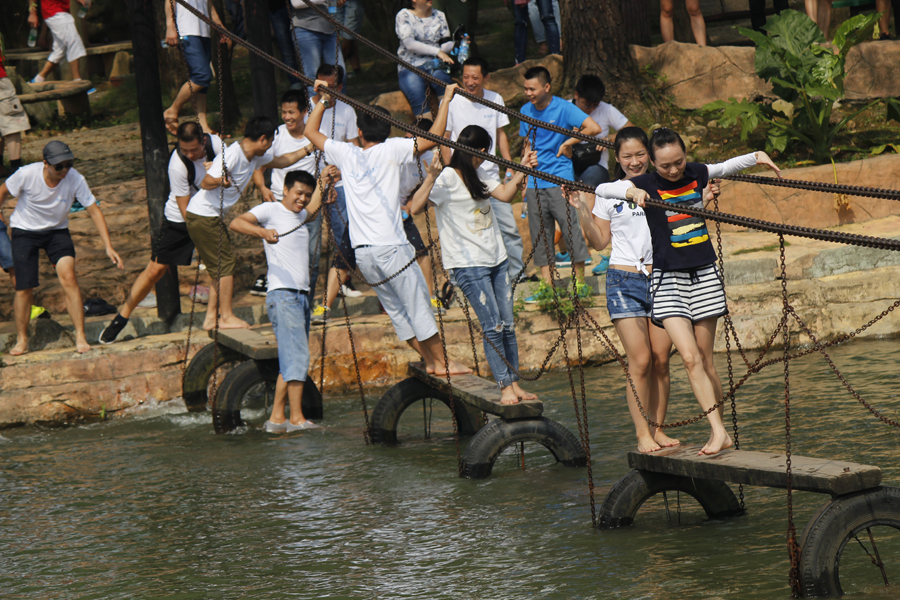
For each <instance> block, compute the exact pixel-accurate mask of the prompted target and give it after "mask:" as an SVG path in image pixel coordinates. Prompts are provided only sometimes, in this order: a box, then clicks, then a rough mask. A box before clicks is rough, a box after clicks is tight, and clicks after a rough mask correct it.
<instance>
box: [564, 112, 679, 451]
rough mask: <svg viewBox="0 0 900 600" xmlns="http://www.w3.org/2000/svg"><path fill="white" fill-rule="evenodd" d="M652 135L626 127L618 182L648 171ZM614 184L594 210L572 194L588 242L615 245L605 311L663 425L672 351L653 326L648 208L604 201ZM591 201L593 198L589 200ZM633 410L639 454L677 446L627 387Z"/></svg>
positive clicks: (640, 390) (641, 393)
mask: <svg viewBox="0 0 900 600" xmlns="http://www.w3.org/2000/svg"><path fill="white" fill-rule="evenodd" d="M648 147H649V141H648V139H647V134H646V133H644V131H643V130H641V129H640V128H638V127H625V128H624V129H622V130H621V131H619V133H618V134H617V136H616V141H615V153H616V177H615V178H616V180H620V179H621V180H628V179H631V178H632V177H637V176H638V175H643V174H644V173H646V172H647V168H648V167H649V166H650V153H649V152H648V150H647V149H648ZM609 185H610V184H602V185H599V186H597V196H596V199H595V201H594V206H593V209H591V207H589V206H588V205H587V203H586V202H584V200H583V199H581V198H578V194H572V195H570V203H571V204H572V205H573V206H574V207H575V208H577V209H578V216H579V220H580V221H581V227H582V230H583V231H584V236H585V240H587V242H588V244H590V245H591V247H593V248H594V249H595V250H603V249H604V248H606V246H607V245H609V243H610V242H612V252H611V254H610V257H609V270H608V271H607V273H606V307H607V310H609V318H610V320H612V322H613V325H614V326H615V328H616V333H618V335H619V339H620V340H622V345H623V346H624V347H625V354H626V355H627V356H628V372H629V373H630V374H631V378H632V381H633V383H634V390H635V391H637V395H638V398H639V399H640V401H641V404H642V405H643V407H644V411H645V412H646V413H647V416H648V417H649V418H651V419H653V420H654V421H655V422H657V423H663V422H664V421H665V417H666V408H667V405H668V401H669V351H670V349H671V347H672V341H671V340H670V339H669V335H668V334H667V333H666V330H665V329H662V328H661V327H656V326H653V325H651V323H650V272H651V271H652V270H653V264H652V263H653V244H652V242H651V239H650V228H649V227H648V226H647V218H646V217H645V216H644V209H642V208H640V207H639V206H638V205H637V204H635V203H633V202H627V201H622V200H616V199H608V198H605V197H604V189H605V188H606V187H607V186H609ZM588 202H590V197H588ZM625 396H626V397H627V399H628V408H629V410H630V411H631V418H632V420H633V421H634V428H635V432H636V434H637V438H638V450H639V451H641V452H655V451H657V450H659V449H661V448H664V447H667V446H674V445H677V444H678V440H674V439H672V438H670V437H668V436H667V435H666V434H664V433H663V432H662V430H661V429H656V430H655V431H654V430H651V427H650V426H649V424H648V423H647V421H646V420H645V419H644V417H643V415H641V412H640V409H639V408H638V406H637V402H636V401H635V397H634V392H633V391H632V389H631V385H629V384H627V383H626V385H625Z"/></svg>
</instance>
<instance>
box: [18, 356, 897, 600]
mask: <svg viewBox="0 0 900 600" xmlns="http://www.w3.org/2000/svg"><path fill="white" fill-rule="evenodd" d="M833 355H834V357H835V360H836V362H837V363H838V365H839V366H841V367H842V368H843V369H845V370H846V371H847V372H848V373H849V374H850V375H851V376H850V380H851V382H852V383H854V384H855V385H856V386H858V388H859V389H860V391H861V392H862V393H863V395H864V396H865V397H866V398H868V399H871V400H872V401H873V402H874V403H875V404H876V405H877V406H878V407H880V408H882V409H884V410H885V411H886V413H887V414H888V415H889V416H891V417H894V418H896V417H897V416H898V411H900V401H898V398H897V389H898V385H897V384H898V377H900V375H898V370H897V368H896V365H897V363H898V361H900V342H897V341H879V342H865V343H858V344H855V345H852V346H848V347H845V348H841V349H836V350H835V351H834V352H833ZM720 359H721V360H720V363H721V365H720V373H723V374H724V373H725V368H724V357H720ZM781 374H782V373H781V369H780V367H778V366H775V367H771V368H770V369H769V370H768V371H767V372H765V373H764V374H762V375H758V376H756V377H755V378H754V379H751V383H748V384H747V386H746V388H745V390H744V393H743V394H742V396H741V402H742V407H741V424H742V426H741V440H742V443H743V447H745V448H748V449H757V450H780V451H783V447H784V437H783V436H784V413H783V407H782V404H781V401H782V400H783V387H782V378H781ZM673 375H674V378H673V390H675V391H676V392H677V393H675V394H674V397H673V407H672V409H671V411H670V417H671V418H672V419H681V418H686V417H687V416H691V415H693V414H695V413H696V412H698V410H697V405H696V403H695V402H694V401H693V400H692V398H691V397H690V395H689V394H688V393H686V391H687V389H688V388H687V384H686V380H685V378H684V376H683V370H682V369H681V367H680V364H678V362H677V359H676V363H675V364H674V365H673ZM791 381H792V384H793V386H794V402H793V407H794V451H795V452H796V453H798V454H806V455H812V456H819V457H834V458H839V459H845V460H854V461H858V462H862V463H868V464H876V465H879V466H881V467H882V468H883V469H884V481H885V482H886V483H887V484H893V485H898V484H900V472H898V465H897V460H896V458H895V456H896V445H897V442H898V439H900V438H898V435H900V434H898V432H897V431H895V430H892V429H890V428H888V427H886V426H884V425H882V424H880V423H878V422H877V421H876V420H875V419H874V418H872V417H870V416H869V415H868V413H867V412H866V411H865V409H864V408H862V407H861V406H860V405H858V404H857V403H856V401H855V400H853V399H852V398H850V397H849V396H848V395H847V394H846V393H844V392H842V390H841V388H840V384H839V383H838V382H837V381H836V380H835V379H834V377H833V376H831V375H830V371H829V370H828V367H827V365H825V363H824V362H823V361H821V360H820V359H816V358H813V357H810V358H809V359H804V360H803V361H801V362H798V363H796V364H795V365H794V366H793V367H792V372H791ZM587 384H588V388H587V389H588V390H589V395H590V402H589V412H590V424H591V442H592V446H591V447H592V453H593V459H594V480H595V483H596V485H597V503H598V506H599V504H600V502H602V499H603V497H604V495H605V493H606V491H607V490H608V489H609V488H610V486H612V485H613V484H614V483H615V482H616V481H617V480H618V479H619V478H620V477H621V476H622V475H624V474H625V473H626V472H627V470H628V469H627V464H626V459H625V452H626V451H627V450H628V449H630V448H631V447H632V446H633V445H634V437H633V431H632V426H631V423H630V420H629V418H628V415H627V412H626V409H625V403H624V396H623V393H624V392H623V389H624V383H623V377H622V375H621V371H620V370H619V369H618V368H617V367H615V366H607V367H602V368H596V369H592V370H590V371H588V381H587ZM530 389H533V390H534V391H536V392H538V393H539V394H541V396H542V398H543V399H544V401H545V403H546V404H545V406H546V407H547V416H548V417H550V418H553V419H556V420H558V421H561V422H562V423H564V424H566V425H567V426H569V427H570V428H571V429H572V430H573V431H577V429H576V426H575V422H574V414H573V409H572V402H571V397H570V396H568V393H569V392H568V380H567V378H566V376H565V375H564V374H554V375H551V376H546V377H545V378H543V379H542V380H541V381H540V382H538V383H536V384H532V385H531V386H530ZM373 392H374V390H373ZM169 404H170V405H169ZM420 406H421V405H417V406H414V407H412V408H411V409H410V410H408V411H407V413H406V414H405V415H404V418H403V419H402V421H401V438H402V439H404V440H405V441H406V443H405V444H403V445H402V446H400V447H397V448H381V447H366V446H365V445H364V444H363V440H362V436H361V426H362V422H363V417H362V413H361V410H360V406H359V402H358V398H354V397H352V396H351V397H345V398H339V399H335V400H327V401H326V406H325V411H326V417H327V419H326V421H325V425H326V426H327V427H326V429H325V430H324V431H320V432H305V433H297V434H291V435H281V436H271V435H266V434H263V433H260V432H256V431H251V432H248V433H245V434H243V435H226V436H216V435H214V434H213V433H212V427H211V425H210V423H209V415H208V414H188V413H185V412H183V409H181V407H180V406H178V405H177V404H176V403H168V404H163V405H156V406H147V407H144V408H142V409H141V410H140V411H139V412H138V413H136V414H133V415H131V417H130V418H129V419H122V420H116V421H111V422H105V423H96V424H92V425H87V426H79V427H71V428H66V429H56V430H45V429H37V428H30V427H29V428H23V429H16V430H9V431H6V432H4V436H5V437H6V439H7V440H8V441H6V442H3V441H2V440H0V457H2V458H0V498H2V504H0V590H2V592H0V595H2V597H3V598H16V599H18V598H41V599H45V598H47V599H50V598H112V597H116V598H132V597H133V598H157V597H160V598H161V597H166V598H172V597H174V598H184V599H188V598H346V599H358V598H359V599H362V598H366V599H368V598H373V599H374V598H414V599H422V600H433V599H470V598H471V599H476V598H481V599H519V598H542V599H543V598H548V599H560V600H561V599H578V598H598V599H599V598H603V599H606V598H622V599H633V598H647V599H651V598H652V599H656V598H659V599H663V600H666V599H670V598H671V599H675V598H678V599H695V598H696V599H699V598H709V599H720V598H721V599H741V600H745V599H750V600H753V599H767V600H768V599H771V598H779V599H780V598H784V599H786V598H788V597H789V590H788V588H787V571H788V559H787V553H786V549H785V544H784V540H785V530H786V512H785V493H784V491H783V490H771V489H761V488H751V489H748V490H747V505H748V508H749V514H748V515H747V516H745V517H741V518H736V519H731V520H727V521H708V520H706V519H705V518H704V517H703V515H702V511H700V509H699V507H698V506H697V505H696V504H691V503H690V502H688V500H689V499H687V498H682V499H681V500H682V514H681V517H682V521H681V525H678V524H677V522H674V520H675V511H676V508H675V499H673V498H672V497H670V498H669V500H670V505H671V511H672V519H673V522H672V523H670V522H669V521H668V520H667V518H666V513H665V509H664V507H663V504H662V501H661V500H660V499H659V498H658V497H657V498H654V499H651V500H650V501H648V503H647V504H646V505H645V507H644V508H642V509H641V511H639V512H638V515H637V522H636V524H635V526H634V527H632V528H627V529H622V530H616V531H602V532H601V531H594V530H593V529H592V528H591V526H590V509H589V503H588V494H587V484H586V481H587V473H586V470H585V469H569V468H565V467H561V466H558V465H556V464H554V463H553V462H552V459H551V458H550V456H549V454H548V453H547V452H546V451H543V449H540V448H538V447H535V448H531V447H527V448H526V464H527V467H528V468H527V470H526V471H525V472H522V471H520V470H517V469H516V464H517V463H516V460H517V459H516V456H515V455H514V454H512V453H508V454H504V455H503V456H501V457H500V459H498V463H497V465H496V466H495V470H494V475H493V476H492V477H491V478H490V479H488V480H485V481H478V482H473V481H465V480H460V479H457V478H456V477H455V467H456V465H455V450H454V444H453V440H452V435H450V433H449V432H450V428H449V425H448V422H447V421H446V414H447V413H446V411H445V410H443V408H442V407H441V408H440V409H438V408H435V413H434V425H433V427H434V433H435V438H433V439H431V440H425V439H423V436H422V419H423V417H422V411H421V408H419V407H420ZM371 407H372V405H371V404H370V409H371ZM256 414H257V417H259V414H261V413H260V412H259V411H258V412H257V413H256ZM707 431H708V430H707V429H706V426H705V425H703V426H693V427H691V428H689V429H687V430H679V431H678V433H677V435H678V436H679V437H680V438H681V439H682V440H683V441H686V442H690V443H696V442H700V441H702V440H703V439H704V438H705V437H706V435H707ZM463 443H465V440H464V441H463ZM826 501H827V498H826V497H824V496H821V495H816V494H809V493H800V494H797V495H796V512H797V519H796V522H797V528H798V535H799V533H800V532H801V531H802V528H803V526H804V525H805V523H806V521H807V520H808V518H809V517H810V516H811V515H812V514H813V513H814V512H815V511H816V510H817V509H818V508H819V507H820V506H822V505H823V504H824V503H825V502H826ZM876 537H877V539H878V541H879V549H880V551H881V554H882V558H884V559H885V562H886V563H887V564H888V573H889V575H890V576H891V577H892V580H893V581H895V582H897V581H900V541H898V539H897V538H898V536H890V535H887V533H886V532H884V531H883V528H882V529H877V530H876ZM866 541H867V540H866ZM854 543H855V542H854ZM867 545H868V544H867ZM841 567H842V574H843V575H844V578H843V579H842V581H843V583H844V587H845V591H848V592H849V597H850V598H889V597H891V598H892V597H896V593H891V589H888V590H885V588H884V587H883V586H882V585H881V584H880V576H879V575H878V571H877V569H875V568H874V567H872V566H871V564H869V563H868V559H867V558H866V557H865V555H864V554H863V553H862V551H861V550H859V548H858V547H854V548H848V551H847V552H846V553H845V555H844V559H843V560H842V563H841ZM850 575H853V576H854V582H853V583H851V582H850V581H848V578H849V576H850ZM857 575H858V577H857ZM857 579H858V580H859V581H856V580H857Z"/></svg>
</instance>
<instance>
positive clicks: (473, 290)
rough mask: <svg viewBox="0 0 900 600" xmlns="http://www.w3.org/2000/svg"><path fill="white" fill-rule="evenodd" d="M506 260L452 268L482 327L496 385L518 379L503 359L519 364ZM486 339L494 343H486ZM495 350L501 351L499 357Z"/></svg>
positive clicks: (485, 348)
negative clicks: (491, 264) (484, 265)
mask: <svg viewBox="0 0 900 600" xmlns="http://www.w3.org/2000/svg"><path fill="white" fill-rule="evenodd" d="M508 263H509V261H507V260H504V261H503V262H502V263H500V264H499V265H497V266H496V267H461V268H458V269H452V272H453V278H454V279H455V280H456V284H457V286H459V289H461V290H462V291H463V293H464V294H465V295H466V298H467V299H468V300H469V304H471V305H472V308H474V309H475V315H476V316H477V317H478V322H479V323H481V329H482V330H483V331H484V335H485V337H487V339H486V340H483V341H484V354H485V356H486V357H487V361H488V365H489V366H490V367H491V373H493V374H494V379H496V380H497V385H499V386H500V387H501V388H505V387H507V386H509V385H512V383H513V382H514V381H518V380H519V376H518V375H516V374H515V373H513V372H512V371H510V369H509V367H507V366H506V363H505V362H503V358H505V359H506V362H508V363H509V364H511V365H512V366H513V367H515V368H516V369H517V370H518V368H519V348H518V345H517V343H516V330H515V324H514V323H513V298H512V282H511V281H510V278H509V264H508ZM488 340H490V341H491V343H493V346H492V345H491V343H488ZM494 347H496V348H497V350H500V351H501V352H503V358H501V357H500V356H499V355H498V354H497V351H496V350H494Z"/></svg>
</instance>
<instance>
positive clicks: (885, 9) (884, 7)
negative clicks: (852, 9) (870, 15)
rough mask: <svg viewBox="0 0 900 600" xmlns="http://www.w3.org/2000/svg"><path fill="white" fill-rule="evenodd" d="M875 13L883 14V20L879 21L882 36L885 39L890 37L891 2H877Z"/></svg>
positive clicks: (876, 0)
mask: <svg viewBox="0 0 900 600" xmlns="http://www.w3.org/2000/svg"><path fill="white" fill-rule="evenodd" d="M875 12H880V13H881V18H880V19H878V29H879V31H880V32H881V36H882V37H884V36H886V35H888V33H889V28H890V25H891V2H890V0H875Z"/></svg>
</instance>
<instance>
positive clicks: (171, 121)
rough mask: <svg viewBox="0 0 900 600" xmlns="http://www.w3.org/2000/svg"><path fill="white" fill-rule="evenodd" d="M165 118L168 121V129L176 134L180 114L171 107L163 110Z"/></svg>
mask: <svg viewBox="0 0 900 600" xmlns="http://www.w3.org/2000/svg"><path fill="white" fill-rule="evenodd" d="M163 120H164V121H165V123H166V130H167V131H168V132H169V133H171V134H172V135H175V134H176V133H178V114H177V113H176V112H175V111H173V110H172V109H171V108H169V109H167V110H165V111H163Z"/></svg>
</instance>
